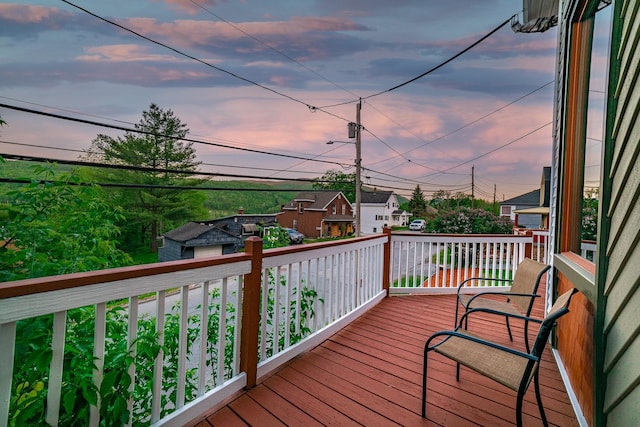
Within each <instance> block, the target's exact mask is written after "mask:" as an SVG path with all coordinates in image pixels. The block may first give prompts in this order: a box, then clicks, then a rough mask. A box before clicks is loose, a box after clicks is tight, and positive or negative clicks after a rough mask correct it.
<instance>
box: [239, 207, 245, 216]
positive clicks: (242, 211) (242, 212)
mask: <svg viewBox="0 0 640 427" xmlns="http://www.w3.org/2000/svg"><path fill="white" fill-rule="evenodd" d="M238 215H244V209H242V206H240V207H239V208H238Z"/></svg>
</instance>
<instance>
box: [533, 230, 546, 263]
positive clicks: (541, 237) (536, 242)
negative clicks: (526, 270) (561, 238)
mask: <svg viewBox="0 0 640 427" xmlns="http://www.w3.org/2000/svg"><path fill="white" fill-rule="evenodd" d="M532 237H533V242H532V243H531V259H533V260H534V261H538V262H541V263H543V264H548V263H549V258H548V256H549V231H548V230H534V231H533V232H532Z"/></svg>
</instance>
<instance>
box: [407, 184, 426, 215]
mask: <svg viewBox="0 0 640 427" xmlns="http://www.w3.org/2000/svg"><path fill="white" fill-rule="evenodd" d="M426 209H427V201H426V200H425V198H424V195H423V194H422V190H421V189H420V185H416V188H414V190H413V193H411V199H410V200H409V210H410V211H411V213H412V214H413V215H414V216H421V215H424V213H425V211H426Z"/></svg>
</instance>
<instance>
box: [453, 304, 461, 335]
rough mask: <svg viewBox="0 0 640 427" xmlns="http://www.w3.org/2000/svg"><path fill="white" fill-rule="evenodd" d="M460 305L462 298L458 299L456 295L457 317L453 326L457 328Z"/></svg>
mask: <svg viewBox="0 0 640 427" xmlns="http://www.w3.org/2000/svg"><path fill="white" fill-rule="evenodd" d="M459 305H460V300H459V299H458V297H456V317H455V323H454V324H453V328H454V329H455V328H457V327H458V306H459Z"/></svg>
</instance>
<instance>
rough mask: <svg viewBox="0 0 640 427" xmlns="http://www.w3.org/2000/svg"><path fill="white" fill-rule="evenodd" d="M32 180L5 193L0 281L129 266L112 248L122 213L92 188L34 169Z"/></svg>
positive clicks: (49, 168)
mask: <svg viewBox="0 0 640 427" xmlns="http://www.w3.org/2000/svg"><path fill="white" fill-rule="evenodd" d="M34 175H35V178H34V179H33V181H32V183H31V184H29V185H26V186H23V187H21V188H19V189H18V190H15V191H12V192H10V193H8V195H9V196H10V197H12V200H13V202H12V203H11V204H9V205H7V206H6V209H4V210H5V213H4V215H3V217H2V223H1V225H0V281H9V280H18V279H24V278H29V277H42V276H51V275H56V274H64V273H74V272H78V271H89V270H98V269H103V268H109V267H119V266H122V265H128V264H131V259H130V258H129V256H128V255H126V254H125V253H124V252H122V251H120V250H118V249H117V247H116V241H117V239H116V238H117V236H118V233H119V229H118V227H117V226H116V223H117V222H118V221H120V220H121V219H122V214H121V211H120V210H119V209H117V208H114V207H113V206H111V205H110V204H109V203H108V198H107V196H106V194H105V193H104V192H103V191H102V190H101V189H100V188H99V187H96V186H83V185H74V184H78V183H79V181H78V178H77V177H76V176H73V175H70V176H66V175H60V176H56V173H55V167H54V166H53V165H46V166H36V167H34Z"/></svg>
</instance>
